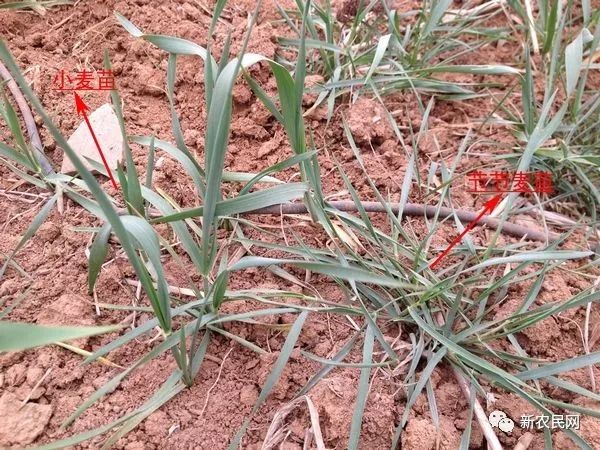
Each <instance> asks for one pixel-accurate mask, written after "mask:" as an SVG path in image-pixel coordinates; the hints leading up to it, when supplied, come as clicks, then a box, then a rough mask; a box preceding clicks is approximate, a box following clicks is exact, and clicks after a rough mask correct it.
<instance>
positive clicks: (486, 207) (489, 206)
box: [429, 194, 502, 269]
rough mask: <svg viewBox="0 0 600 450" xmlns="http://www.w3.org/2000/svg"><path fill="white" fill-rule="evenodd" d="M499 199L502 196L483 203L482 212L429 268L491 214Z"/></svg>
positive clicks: (499, 195) (500, 195)
mask: <svg viewBox="0 0 600 450" xmlns="http://www.w3.org/2000/svg"><path fill="white" fill-rule="evenodd" d="M501 199H502V194H498V195H496V196H495V197H493V198H491V199H489V200H488V201H487V202H485V204H484V205H483V211H481V212H480V213H479V215H478V216H477V217H476V218H475V220H473V221H472V222H471V223H469V225H467V227H466V228H465V229H464V231H463V232H462V233H460V235H459V236H458V237H457V238H456V239H454V240H453V241H452V243H451V244H450V245H449V246H448V248H447V249H446V250H444V251H443V252H442V253H440V255H439V256H438V257H437V258H435V259H434V260H433V262H432V263H431V264H430V265H429V267H430V268H431V269H433V267H434V266H436V265H437V264H438V263H439V262H440V261H441V260H442V259H443V258H444V257H445V256H446V255H447V254H448V253H449V252H450V250H452V248H453V247H454V246H455V245H456V244H458V243H459V242H460V241H462V239H463V238H464V237H465V235H466V234H467V233H468V232H469V231H471V230H472V229H473V227H474V226H475V225H477V222H479V220H480V219H481V218H482V217H483V216H484V215H485V214H486V213H487V212H488V211H490V212H491V211H493V210H494V208H495V207H496V206H497V205H498V203H500V200H501Z"/></svg>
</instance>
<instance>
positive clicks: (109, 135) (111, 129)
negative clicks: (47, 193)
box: [61, 103, 123, 175]
mask: <svg viewBox="0 0 600 450" xmlns="http://www.w3.org/2000/svg"><path fill="white" fill-rule="evenodd" d="M89 121H90V123H91V125H92V129H93V130H94V133H95V134H96V137H97V138H98V142H99V143H100V148H101V149H102V153H103V154H104V156H105V158H106V162H107V164H108V167H109V168H111V169H116V168H117V164H118V163H119V162H120V161H123V135H122V134H121V128H120V127H119V120H118V119H117V115H116V114H115V112H114V110H113V108H112V106H111V105H109V104H108V103H105V104H104V105H102V106H101V107H100V108H98V109H97V110H95V111H94V112H93V113H91V114H90V115H89ZM68 143H69V145H70V146H71V148H72V149H73V150H75V153H77V156H79V157H80V159H81V160H82V162H83V164H84V165H85V167H87V168H88V169H89V170H91V171H92V172H95V171H94V169H92V166H91V165H90V164H89V163H88V162H87V160H86V159H85V158H89V159H91V160H94V161H96V162H98V163H99V164H101V165H102V164H103V163H102V158H101V157H100V154H99V152H98V148H97V147H96V144H95V143H94V139H93V138H92V135H91V134H90V130H89V128H88V126H87V124H86V123H85V121H84V122H82V123H80V124H79V126H78V127H77V129H76V130H75V132H74V133H73V134H72V135H71V137H70V138H69V140H68ZM61 172H63V173H66V174H68V175H71V174H74V173H76V172H77V170H76V169H75V166H74V165H73V163H72V162H71V160H70V159H69V157H68V156H67V155H66V154H65V157H64V158H63V162H62V168H61Z"/></svg>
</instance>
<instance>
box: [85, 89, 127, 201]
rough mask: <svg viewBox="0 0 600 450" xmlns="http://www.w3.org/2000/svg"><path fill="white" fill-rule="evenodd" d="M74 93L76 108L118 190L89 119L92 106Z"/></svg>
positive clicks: (109, 176)
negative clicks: (88, 113)
mask: <svg viewBox="0 0 600 450" xmlns="http://www.w3.org/2000/svg"><path fill="white" fill-rule="evenodd" d="M74 94H75V108H76V109H77V114H82V115H83V120H85V123H86V124H87V126H88V128H89V130H90V133H91V135H92V139H93V140H94V144H96V148H97V149H98V153H100V158H102V162H103V163H104V167H105V168H106V172H107V173H108V178H110V181H111V183H112V185H113V186H114V187H115V189H117V190H118V189H119V187H118V186H117V182H116V181H115V179H114V178H113V176H112V172H111V171H110V169H109V168H108V163H107V162H106V158H105V157H104V153H102V149H101V148H100V143H99V142H98V138H97V137H96V133H94V129H93V128H92V124H91V123H90V119H88V116H87V111H89V110H90V108H88V106H87V105H86V104H85V103H84V102H83V99H82V98H81V97H80V96H79V95H77V92H74Z"/></svg>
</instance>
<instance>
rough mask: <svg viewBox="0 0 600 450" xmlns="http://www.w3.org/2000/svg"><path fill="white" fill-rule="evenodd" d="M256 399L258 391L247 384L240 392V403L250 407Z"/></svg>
mask: <svg viewBox="0 0 600 450" xmlns="http://www.w3.org/2000/svg"><path fill="white" fill-rule="evenodd" d="M257 399H258V390H257V389H256V386H254V385H253V384H247V385H246V386H244V387H243V388H242V390H241V392H240V403H241V404H243V405H246V406H252V405H254V403H256V400H257Z"/></svg>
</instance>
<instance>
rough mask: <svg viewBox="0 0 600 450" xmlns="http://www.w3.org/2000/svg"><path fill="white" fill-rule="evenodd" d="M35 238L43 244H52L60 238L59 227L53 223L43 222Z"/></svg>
mask: <svg viewBox="0 0 600 450" xmlns="http://www.w3.org/2000/svg"><path fill="white" fill-rule="evenodd" d="M36 236H37V238H38V239H41V240H42V241H44V242H52V241H54V240H55V239H56V238H57V237H59V236H60V227H59V226H58V225H56V224H55V223H53V222H45V223H44V224H42V226H41V227H40V228H39V230H38V232H37V233H36Z"/></svg>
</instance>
